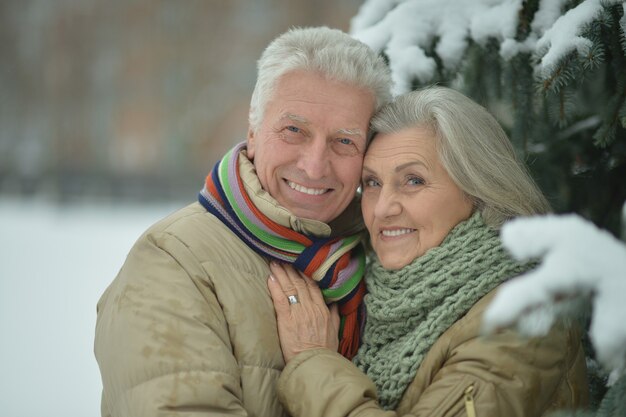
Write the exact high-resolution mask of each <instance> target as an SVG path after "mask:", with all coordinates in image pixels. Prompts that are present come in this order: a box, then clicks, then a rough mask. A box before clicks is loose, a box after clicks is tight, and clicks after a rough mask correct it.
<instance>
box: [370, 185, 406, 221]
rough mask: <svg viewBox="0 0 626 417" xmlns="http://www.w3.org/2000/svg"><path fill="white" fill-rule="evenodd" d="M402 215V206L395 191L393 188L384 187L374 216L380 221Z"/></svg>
mask: <svg viewBox="0 0 626 417" xmlns="http://www.w3.org/2000/svg"><path fill="white" fill-rule="evenodd" d="M400 213H402V204H400V201H399V200H398V198H397V195H396V193H395V191H394V190H393V189H392V188H391V187H388V186H383V187H382V189H381V192H380V194H379V195H378V200H377V201H376V207H375V208H374V215H375V216H376V217H378V218H379V219H385V218H388V217H393V216H397V215H399V214H400Z"/></svg>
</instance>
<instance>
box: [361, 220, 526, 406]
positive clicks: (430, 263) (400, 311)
mask: <svg viewBox="0 0 626 417" xmlns="http://www.w3.org/2000/svg"><path fill="white" fill-rule="evenodd" d="M526 269H527V266H525V265H521V264H519V263H517V262H515V261H514V260H513V259H512V258H511V257H510V256H509V255H508V254H507V253H506V252H505V250H504V248H502V246H501V244H500V239H499V237H498V233H497V232H496V231H495V230H493V229H491V228H490V227H488V226H486V225H485V223H484V221H483V219H482V216H481V215H480V213H478V212H477V213H475V214H474V215H472V216H471V217H470V218H469V219H468V220H466V221H464V222H462V223H460V224H458V225H457V226H456V227H455V228H454V229H452V231H450V233H449V234H448V236H447V237H446V238H445V240H444V241H443V243H442V244H441V245H440V246H438V247H435V248H433V249H431V250H429V251H428V252H426V253H425V254H424V255H422V256H420V257H419V258H417V259H415V260H414V261H413V262H412V263H411V264H409V265H407V266H405V267H404V268H402V269H400V270H397V271H390V270H386V269H384V268H383V267H382V266H381V265H380V262H379V261H378V259H374V260H373V261H372V263H371V265H370V267H369V270H368V271H367V272H366V274H365V277H366V278H365V280H366V284H367V289H368V291H369V293H368V294H367V295H366V296H365V305H366V308H367V322H366V324H365V332H364V335H363V345H361V347H360V348H359V352H358V354H357V356H356V357H355V358H354V363H355V364H356V365H357V366H358V367H359V368H361V370H363V372H365V373H366V374H367V375H368V376H369V377H370V378H371V379H372V380H373V381H374V383H375V384H376V387H377V388H378V398H379V402H380V405H381V406H382V407H383V408H385V409H395V407H396V406H397V404H398V402H399V401H400V398H401V397H402V394H403V393H404V391H405V390H406V388H407V386H408V385H409V384H410V383H411V381H413V379H414V378H415V374H416V372H417V369H418V368H419V366H420V364H421V363H422V360H423V358H424V356H425V355H426V353H427V352H428V351H429V350H430V348H431V347H432V345H433V343H435V341H436V340H437V339H438V338H439V337H440V336H441V335H442V334H443V333H444V332H445V331H446V330H447V329H448V328H449V327H450V326H451V325H452V324H454V323H455V322H456V321H457V320H459V319H460V318H461V317H462V316H464V315H465V313H467V311H468V310H469V309H470V308H471V307H472V306H473V305H474V304H476V302H478V300H480V299H481V298H482V297H483V296H484V295H486V294H487V293H488V292H489V291H491V290H492V289H494V288H495V287H497V286H498V285H499V284H500V283H502V282H503V281H504V280H506V279H507V278H510V277H512V276H515V275H518V274H520V273H521V272H523V271H524V270H526Z"/></svg>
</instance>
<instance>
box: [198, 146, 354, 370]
mask: <svg viewBox="0 0 626 417" xmlns="http://www.w3.org/2000/svg"><path fill="white" fill-rule="evenodd" d="M244 148H245V143H240V144H239V145H237V146H235V147H234V148H233V149H231V150H230V151H229V152H227V153H226V155H224V157H223V158H222V160H220V161H219V162H218V163H217V164H215V166H214V167H213V170H212V171H211V172H210V173H209V175H208V176H207V178H206V182H205V185H204V188H203V189H202V191H200V193H199V195H198V199H199V201H200V204H202V205H203V206H204V208H206V209H207V211H209V212H210V213H211V214H213V215H214V216H215V217H217V218H218V219H220V220H221V221H222V223H224V224H225V225H226V226H228V228H229V229H230V230H231V231H232V232H233V233H234V234H235V235H237V237H239V239H241V240H242V241H243V242H244V243H245V244H246V245H248V246H249V247H250V248H251V249H252V250H254V251H255V252H256V253H258V254H259V255H261V256H266V257H268V258H270V259H274V260H276V261H279V262H284V263H288V264H291V265H293V266H294V267H295V268H296V269H297V270H299V271H301V272H302V273H304V274H305V275H307V276H308V277H310V278H312V279H314V280H315V281H316V282H317V284H318V285H319V287H320V288H321V290H322V294H323V296H324V300H325V301H326V303H332V302H337V303H338V304H339V314H340V317H341V326H340V329H339V352H340V353H341V354H342V355H344V356H345V357H347V358H348V359H351V358H352V357H353V356H354V355H355V354H356V351H357V349H358V347H359V343H360V334H361V326H362V322H363V308H362V305H363V297H364V295H365V283H364V281H363V272H364V269H365V252H364V249H363V245H362V240H361V239H362V236H361V234H355V235H352V236H348V237H344V238H339V237H328V238H317V237H315V236H307V235H304V234H302V233H298V232H296V231H294V230H292V229H290V228H288V227H285V226H282V225H280V224H278V223H276V222H274V221H273V220H271V219H270V218H268V217H267V216H265V215H264V214H263V213H262V212H261V211H260V210H259V209H258V208H257V207H256V206H255V205H254V203H253V202H252V200H251V199H250V196H249V195H248V194H247V192H246V190H245V188H244V185H243V181H242V179H241V176H240V174H239V165H238V161H239V155H240V153H241V151H242V150H243V149H244ZM242 157H243V156H242Z"/></svg>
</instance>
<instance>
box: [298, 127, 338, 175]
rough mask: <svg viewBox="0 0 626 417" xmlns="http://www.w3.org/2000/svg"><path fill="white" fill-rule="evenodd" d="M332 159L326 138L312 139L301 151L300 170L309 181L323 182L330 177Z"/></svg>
mask: <svg viewBox="0 0 626 417" xmlns="http://www.w3.org/2000/svg"><path fill="white" fill-rule="evenodd" d="M330 157H331V155H330V154H329V149H328V144H327V142H326V138H321V137H320V138H312V139H311V140H309V141H308V143H307V144H306V145H305V146H303V147H302V149H301V150H300V155H299V158H298V168H300V169H301V170H302V171H304V172H305V173H306V175H307V176H308V178H309V179H312V180H321V179H323V178H324V177H326V176H327V175H328V170H329V166H330Z"/></svg>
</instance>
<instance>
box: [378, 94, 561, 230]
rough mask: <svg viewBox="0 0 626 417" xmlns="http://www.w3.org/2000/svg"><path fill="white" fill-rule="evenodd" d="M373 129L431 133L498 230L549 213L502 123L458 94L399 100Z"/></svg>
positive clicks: (460, 182)
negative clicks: (416, 129) (507, 223)
mask: <svg viewBox="0 0 626 417" xmlns="http://www.w3.org/2000/svg"><path fill="white" fill-rule="evenodd" d="M371 126H372V129H373V131H374V135H376V134H377V133H386V134H388V133H394V132H398V131H400V130H404V129H406V128H412V127H424V128H427V129H430V130H431V132H432V133H433V135H434V137H435V138H437V143H436V149H437V152H438V155H439V158H440V160H441V163H442V165H443V167H444V168H445V169H446V171H447V172H448V174H449V175H450V177H451V178H452V180H453V181H454V182H455V183H456V184H457V186H458V187H459V188H460V189H461V190H462V191H463V192H465V194H467V195H468V196H469V197H470V198H471V199H472V201H473V202H474V205H475V208H476V209H477V210H479V211H481V213H482V215H483V218H484V219H485V222H486V223H487V224H488V225H489V226H491V227H493V228H499V227H500V226H501V225H502V223H504V221H506V220H508V219H510V218H513V217H516V216H529V215H535V214H544V213H547V212H549V211H550V205H549V204H548V201H547V200H546V198H545V197H544V195H543V194H542V193H541V191H540V190H539V187H538V186H537V184H536V183H535V181H534V180H533V179H532V177H531V175H530V173H529V172H528V169H527V168H526V166H525V165H524V164H523V163H522V162H521V161H520V160H519V159H518V158H517V156H516V155H515V151H514V149H513V146H512V144H511V142H510V140H509V138H508V137H507V135H506V133H505V132H504V130H503V129H502V127H501V126H500V124H499V123H498V122H497V121H496V119H495V118H494V117H493V116H492V115H491V114H490V113H489V112H488V111H487V110H486V109H485V108H483V107H482V106H481V105H479V104H478V103H476V102H474V101H473V100H471V99H470V98H468V97H466V96H465V95H463V94H461V93H459V92H458V91H455V90H452V89H450V88H446V87H428V88H425V89H422V90H418V91H413V92H410V93H407V94H404V95H402V96H399V97H397V98H396V99H395V100H394V102H393V103H390V104H388V105H386V106H385V107H383V108H382V109H381V110H380V112H379V113H378V114H377V115H375V116H374V117H373V118H372V121H371ZM374 140H377V139H376V136H374Z"/></svg>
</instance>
